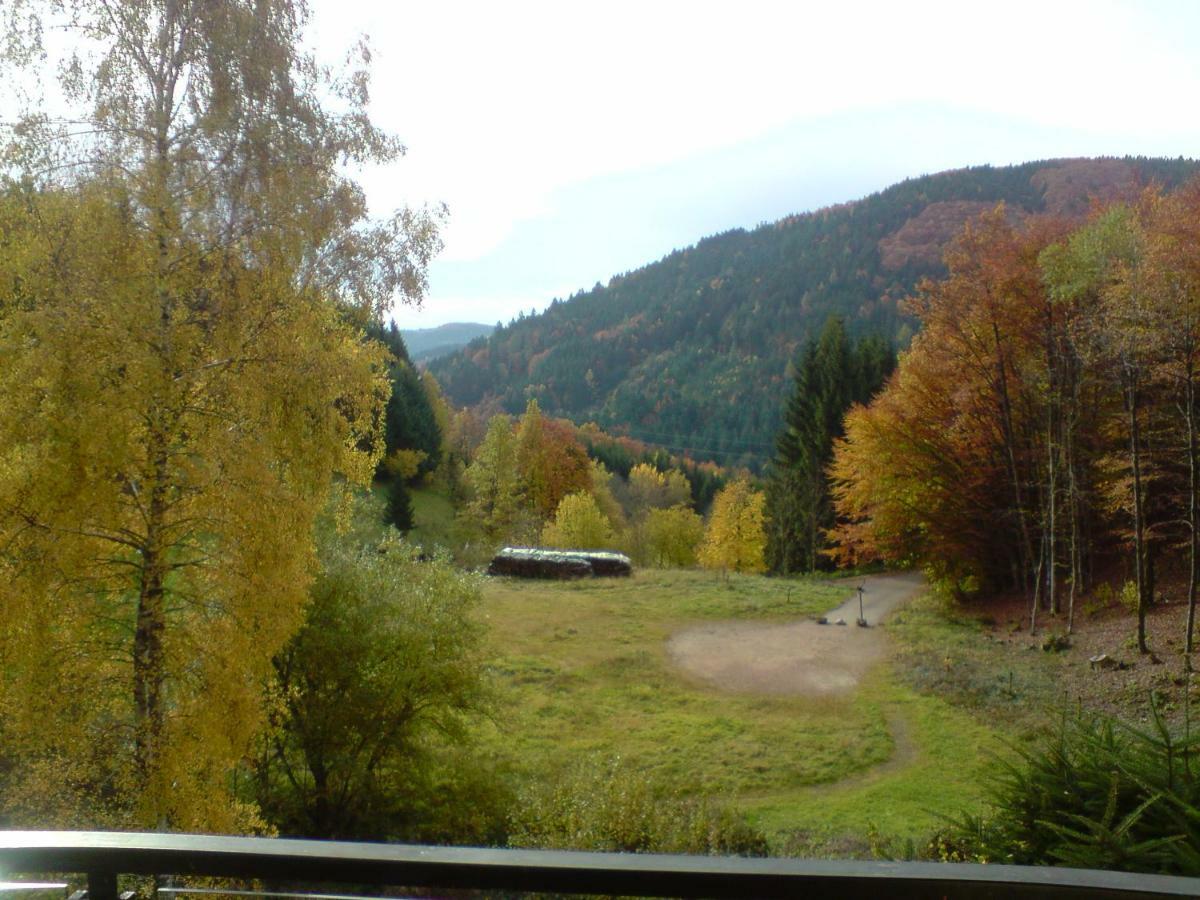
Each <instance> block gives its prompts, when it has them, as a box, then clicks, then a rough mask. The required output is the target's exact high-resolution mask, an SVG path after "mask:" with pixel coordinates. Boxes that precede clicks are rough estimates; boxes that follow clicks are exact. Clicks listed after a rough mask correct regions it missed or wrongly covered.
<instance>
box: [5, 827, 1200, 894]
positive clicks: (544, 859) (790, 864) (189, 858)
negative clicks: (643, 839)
mask: <svg viewBox="0 0 1200 900" xmlns="http://www.w3.org/2000/svg"><path fill="white" fill-rule="evenodd" d="M50 873H54V874H76V875H86V876H87V886H88V900H118V894H117V879H118V877H119V876H121V875H159V876H182V877H186V876H211V877H218V878H225V879H244V880H246V882H247V883H250V882H258V883H260V884H261V883H263V882H265V883H267V884H274V885H280V884H287V885H289V887H288V888H287V889H286V891H285V890H280V891H278V892H277V893H276V894H273V895H284V894H286V895H289V896H294V895H295V893H296V891H297V888H296V887H295V885H297V884H303V885H305V886H306V890H307V889H308V887H309V886H311V889H312V891H313V892H314V893H318V892H320V887H321V886H336V885H354V886H356V888H355V889H357V890H365V889H367V888H368V887H370V888H376V889H377V888H379V887H385V886H386V887H391V888H398V887H403V888H422V889H424V888H443V889H446V888H456V889H457V888H473V889H479V890H503V891H531V892H532V891H537V892H552V893H563V894H608V895H625V896H642V897H804V898H810V897H811V898H819V897H839V898H864V900H865V898H870V900H876V898H897V900H904V898H947V900H951V898H972V900H974V898H1001V897H1003V898H1015V900H1058V898H1085V897H1086V898H1097V900H1106V898H1122V900H1132V898H1161V897H1200V879H1197V878H1180V877H1174V876H1165V875H1137V874H1131V873H1127V872H1100V871H1094V870H1091V869H1057V868H1048V867H1047V868H1033V867H1024V866H992V865H987V866H984V865H967V864H955V863H921V862H864V861H827V860H797V859H744V858H738V857H711V856H662V855H652V854H626V853H576V852H563V851H548V850H494V849H473V848H462V847H420V846H411V845H403V844H361V843H344V842H335V841H296V840H281V839H272V838H240V837H210V836H200V835H183V834H124V833H112V832H70V831H8V832H4V831H0V877H5V878H8V877H12V876H14V875H22V876H38V875H47V874H50ZM174 890H175V892H176V893H180V894H182V893H184V892H185V891H184V889H183V888H182V887H179V886H178V884H176V888H175V889H174ZM163 893H167V892H166V891H164V892H163ZM269 893H270V892H269Z"/></svg>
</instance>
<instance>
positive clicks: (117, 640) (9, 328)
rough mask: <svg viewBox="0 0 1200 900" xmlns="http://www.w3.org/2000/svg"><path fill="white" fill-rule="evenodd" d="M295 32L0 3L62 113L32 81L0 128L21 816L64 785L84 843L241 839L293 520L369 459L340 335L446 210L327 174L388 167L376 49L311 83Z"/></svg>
mask: <svg viewBox="0 0 1200 900" xmlns="http://www.w3.org/2000/svg"><path fill="white" fill-rule="evenodd" d="M307 19H308V12H307V6H306V4H304V3H303V2H288V0H253V2H252V0H221V2H215V3H214V2H199V0H59V2H44V3H36V2H32V0H12V2H11V3H9V4H8V5H7V7H6V9H5V18H4V20H3V22H2V25H3V27H4V28H5V34H4V41H3V44H2V46H3V48H4V50H5V55H4V58H3V77H4V83H5V84H6V85H9V86H12V85H33V84H35V83H36V79H37V77H39V73H42V72H46V71H50V72H53V71H55V70H56V68H57V71H58V72H59V77H58V80H57V88H55V90H57V91H58V92H59V94H60V95H61V97H62V99H63V101H64V103H65V104H66V106H67V107H68V109H69V111H68V112H67V113H66V114H65V115H63V116H62V117H58V118H55V117H53V116H50V115H48V114H46V113H45V112H44V111H43V110H44V109H46V108H52V106H50V107H47V106H43V105H41V97H40V96H39V94H38V90H37V89H36V88H32V89H31V90H30V102H29V103H28V104H27V105H26V108H25V110H24V111H23V112H21V113H20V114H19V115H18V116H17V118H15V119H13V120H9V121H6V122H4V123H3V134H2V135H0V148H2V151H3V160H4V163H5V165H6V167H7V170H8V172H9V173H12V174H13V175H14V176H15V180H14V181H13V182H12V183H10V184H9V186H8V187H7V189H6V194H5V196H4V201H3V210H2V216H3V221H2V222H0V235H2V240H3V241H4V243H5V252H4V253H2V254H0V260H2V262H0V267H2V269H3V270H2V272H0V358H3V359H4V365H3V366H2V367H0V380H2V382H3V383H2V384H0V391H2V392H3V394H4V396H5V404H4V406H3V409H2V410H0V569H2V570H3V572H4V577H3V578H2V579H0V617H2V618H3V628H2V629H0V635H2V637H0V654H3V656H2V661H3V673H4V680H3V685H2V687H3V700H2V701H0V702H2V703H3V704H4V706H3V710H4V713H5V715H6V727H7V730H8V738H9V740H10V741H11V742H12V746H14V747H16V748H17V750H18V752H20V753H21V754H23V757H22V758H23V759H24V760H25V761H26V764H24V765H22V767H21V773H22V774H21V779H18V781H22V779H23V781H22V783H19V784H14V785H10V786H9V787H10V790H8V791H6V800H7V801H8V802H9V804H10V807H11V806H12V804H17V806H18V807H19V808H17V809H15V810H14V811H12V814H13V815H14V816H15V817H16V818H18V819H20V818H21V817H22V815H25V816H26V818H29V819H30V821H36V819H37V816H38V815H40V813H38V812H37V810H39V809H40V808H42V807H41V806H40V805H39V803H40V801H39V792H38V790H37V789H36V781H37V773H38V772H47V771H49V772H53V771H55V770H56V769H60V768H61V769H62V770H63V771H69V772H71V773H73V777H74V781H71V782H70V783H69V784H67V785H66V786H65V787H63V788H62V790H61V793H62V796H63V797H68V795H69V796H74V797H77V799H78V803H77V804H76V806H77V809H76V812H75V815H76V817H75V818H74V821H76V822H83V821H87V820H88V819H89V818H93V813H92V812H91V811H92V810H94V809H97V808H101V807H103V808H105V809H108V810H110V811H111V821H112V822H113V823H114V824H119V825H122V826H131V825H137V826H142V827H145V826H153V827H159V828H168V827H174V828H193V829H240V828H247V827H252V826H253V824H254V819H253V812H252V810H249V809H247V808H244V807H241V806H239V805H238V804H237V803H236V802H235V801H234V800H233V799H232V797H231V795H230V792H229V789H228V786H229V784H230V780H229V773H230V770H231V768H232V767H233V766H234V765H235V764H236V763H237V762H238V761H239V760H240V759H241V758H242V757H243V755H244V752H245V749H246V746H247V744H248V742H249V741H250V739H251V737H252V736H253V734H254V732H255V731H256V729H257V728H258V727H259V726H260V725H261V723H262V721H263V714H262V710H261V698H260V693H259V689H258V685H259V684H260V683H261V678H262V677H263V676H264V675H265V674H266V672H267V669H268V666H269V661H270V658H271V656H272V655H273V654H274V653H275V652H276V651H277V650H278V649H279V648H280V647H281V646H282V645H283V643H284V642H285V641H286V640H287V638H288V637H289V636H290V635H291V633H292V632H293V631H294V630H295V628H296V627H297V626H298V625H299V623H300V619H301V610H302V605H303V602H304V597H305V593H306V588H307V585H308V583H309V581H310V579H311V574H312V569H313V550H312V537H311V532H312V523H313V520H314V517H315V516H316V514H317V512H318V511H319V510H320V509H321V508H322V507H323V506H324V505H325V503H326V501H327V498H328V495H329V492H330V484H331V480H332V479H333V477H334V476H335V474H339V473H340V474H341V475H342V476H344V478H345V479H347V480H348V481H349V482H355V481H358V482H360V483H365V482H366V480H367V479H368V478H369V476H370V473H371V471H372V470H373V468H374V465H375V463H376V459H377V452H376V448H377V446H378V444H379V441H378V428H377V426H378V422H379V416H380V411H381V408H382V404H383V402H384V401H385V400H386V396H387V394H386V390H387V388H386V383H385V382H384V380H383V378H382V368H381V363H382V357H381V356H380V354H379V352H378V350H377V349H376V348H375V347H374V346H373V345H371V344H369V343H368V342H365V341H364V340H363V339H362V337H361V332H360V329H359V328H358V327H356V325H355V324H354V323H359V324H361V323H365V322H366V321H367V320H368V319H370V318H371V317H372V316H378V315H379V314H380V312H381V311H382V310H383V309H384V308H385V306H386V305H388V304H389V303H390V302H392V300H393V299H394V298H396V297H399V298H400V299H402V300H407V301H418V300H419V298H420V296H421V293H422V291H423V289H424V286H425V282H424V278H425V276H424V272H425V266H426V264H427V262H428V260H429V259H430V256H431V254H432V253H434V252H435V251H436V249H437V246H438V242H437V224H438V218H439V216H438V214H437V212H436V211H434V212H426V211H420V210H418V211H411V210H403V211H400V212H398V213H396V214H395V215H393V216H391V217H390V218H388V219H386V220H384V221H380V222H372V221H370V220H369V219H368V218H367V207H366V201H365V197H364V194H363V192H362V190H361V189H360V188H359V187H358V185H357V184H356V183H355V182H354V181H353V180H352V179H350V178H349V177H348V176H347V175H346V174H344V173H345V171H346V167H347V165H349V166H351V167H352V166H354V165H356V164H360V163H366V162H382V163H386V162H390V161H395V160H396V159H397V158H398V157H399V156H400V155H401V153H402V151H403V148H402V146H401V145H400V144H399V143H398V142H397V141H396V140H395V139H394V138H392V137H391V136H389V135H387V134H385V133H384V132H382V131H380V130H379V129H378V128H376V127H375V126H374V125H373V124H372V123H371V120H370V118H369V116H368V114H367V103H368V99H369V84H370V80H369V76H368V71H367V63H368V61H369V53H368V52H367V50H366V48H365V47H360V48H358V49H357V52H356V56H355V58H354V60H353V65H351V66H349V67H348V68H347V69H346V70H345V72H344V73H343V74H336V73H333V72H331V71H330V70H328V69H326V68H324V67H322V66H321V65H319V64H318V63H317V62H316V61H315V60H314V59H313V58H312V57H311V56H309V55H307V54H306V53H305V52H304V51H303V50H302V49H301V36H302V32H303V29H304V27H305V25H306V23H307ZM49 29H54V30H55V31H56V32H58V31H61V33H63V34H65V35H66V40H67V41H68V42H69V46H70V48H71V49H70V50H69V51H68V52H67V53H66V55H65V57H64V58H62V59H61V60H59V61H58V62H60V63H61V65H58V66H57V67H56V66H55V65H54V63H55V60H54V59H52V58H49V57H48V55H47V52H46V50H45V46H44V44H43V41H42V38H43V36H44V35H45V34H46V33H47V31H48V30H49ZM45 87H46V91H48V92H51V93H52V91H51V87H50V86H49V85H46V86H45ZM47 681H49V682H50V683H52V684H54V685H55V686H56V687H55V689H54V690H52V691H49V692H48V693H39V691H40V690H41V688H42V687H43V686H44V684H45V683H46V682H47ZM86 697H94V698H96V699H95V700H94V701H81V698H86ZM97 747H100V748H103V750H102V751H101V752H96V751H95V748H97ZM85 756H86V757H87V758H88V761H87V762H86V763H80V762H79V760H80V759H81V758H83V757H85ZM43 793H44V792H43ZM23 797H24V798H26V800H25V801H22V800H21V798H23ZM96 797H103V798H105V804H102V805H97V804H95V803H94V800H95V798H96ZM23 802H24V803H25V804H26V805H25V806H23V807H21V806H20V804H21V803H23ZM62 803H63V804H64V811H63V814H64V816H68V817H70V816H71V815H72V813H71V810H70V809H69V807H70V805H71V804H70V802H68V800H66V799H64V800H62ZM39 824H40V822H39Z"/></svg>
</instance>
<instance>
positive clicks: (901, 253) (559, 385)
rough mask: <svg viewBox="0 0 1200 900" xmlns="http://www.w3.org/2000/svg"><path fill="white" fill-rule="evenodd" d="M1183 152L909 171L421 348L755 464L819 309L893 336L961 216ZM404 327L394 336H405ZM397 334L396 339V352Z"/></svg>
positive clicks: (1177, 174) (465, 398) (501, 383)
mask: <svg viewBox="0 0 1200 900" xmlns="http://www.w3.org/2000/svg"><path fill="white" fill-rule="evenodd" d="M1197 171H1200V164H1197V163H1196V162H1194V161H1190V160H1183V159H1179V160H1162V159H1143V158H1136V159H1134V158H1127V159H1097V160H1050V161H1044V162H1032V163H1026V164H1023V165H1018V166H1008V167H1003V168H993V167H991V166H982V167H978V168H971V169H960V170H956V171H952V172H943V173H941V174H938V175H926V176H922V177H920V178H913V179H909V180H907V181H904V182H902V183H900V184H897V185H893V186H892V187H890V188H887V189H886V190H883V191H880V192H879V193H877V194H872V195H871V196H869V197H866V198H864V199H862V200H858V201H855V202H852V203H846V204H843V205H840V206H834V207H830V208H827V209H822V210H819V211H817V212H813V213H805V214H802V215H795V216H789V217H787V218H785V219H781V220H780V221H778V222H773V223H770V224H764V225H761V226H759V227H758V228H755V229H754V230H752V231H745V230H742V229H736V230H733V231H728V232H725V233H724V234H719V235H716V236H714V237H710V238H705V239H704V240H702V241H700V242H699V243H697V244H696V245H694V246H692V247H688V248H687V249H685V250H678V251H675V252H674V253H671V254H670V255H668V256H667V257H665V258H663V259H662V260H660V261H658V262H656V263H652V264H650V265H647V266H645V267H644V268H641V269H638V270H636V271H633V272H628V273H626V274H624V275H618V276H615V277H614V278H612V279H611V280H610V281H609V282H608V284H607V285H604V286H600V285H597V286H596V287H594V288H592V289H591V290H587V291H583V292H580V293H578V294H575V295H574V296H572V297H571V298H570V299H568V300H566V301H561V300H556V301H554V303H552V304H551V306H550V307H549V308H548V309H547V310H546V311H545V312H543V313H541V314H538V315H533V316H529V317H523V318H520V319H518V320H515V321H513V322H511V323H509V324H508V325H507V326H504V327H502V328H499V329H498V330H496V332H495V333H494V334H492V335H491V336H490V337H488V338H480V339H476V340H474V341H472V342H471V344H470V345H469V346H467V347H466V348H465V349H463V350H461V351H459V352H458V353H455V354H453V355H451V356H448V357H443V358H442V359H439V360H437V361H435V362H433V363H432V364H431V366H430V368H431V369H432V370H433V372H434V373H435V374H436V376H437V378H438V380H439V381H440V383H441V385H442V387H443V389H444V390H445V392H446V393H447V395H448V396H449V397H450V398H451V399H452V400H454V401H455V402H456V403H459V404H463V405H479V406H483V407H485V408H490V409H503V410H507V411H509V412H513V413H516V412H519V411H520V410H522V409H523V408H524V406H525V403H526V401H527V399H528V398H530V397H536V398H537V400H538V402H539V404H540V405H541V407H542V410H543V411H544V412H546V413H548V414H551V415H556V416H564V417H568V418H572V419H574V420H575V421H577V422H584V421H589V420H593V421H596V422H597V423H599V424H600V425H601V426H602V427H604V428H606V429H608V430H610V431H613V432H615V433H626V434H628V435H630V436H632V437H635V438H639V439H642V440H645V441H648V442H652V443H656V444H660V445H663V446H666V447H668V448H669V449H672V450H675V451H684V452H690V453H691V454H692V455H693V456H695V457H697V458H702V459H703V458H707V459H714V460H716V461H718V462H720V463H725V464H738V465H748V466H750V467H752V468H756V467H758V466H761V465H762V464H763V463H765V462H766V461H767V460H768V459H769V458H770V456H771V455H772V453H773V439H774V435H775V433H776V431H777V430H778V428H779V425H780V421H781V412H782V406H783V401H784V397H785V396H786V394H787V391H788V388H789V386H788V383H787V379H788V364H789V361H790V360H791V359H792V358H793V357H794V355H795V353H796V350H797V348H798V347H799V346H800V345H801V344H802V342H804V341H805V340H807V339H808V338H809V337H811V336H815V334H816V333H817V332H818V331H819V330H820V328H821V326H822V325H823V323H824V322H825V320H826V318H827V317H829V316H830V315H840V316H842V317H844V318H845V320H846V324H847V329H848V330H849V331H850V332H851V334H863V333H867V332H876V333H882V334H884V335H886V336H887V337H889V338H890V339H892V340H893V341H895V342H896V343H897V344H899V345H901V346H903V345H905V344H906V343H907V341H908V339H909V337H910V336H911V334H912V329H913V328H914V327H915V325H916V323H915V322H913V321H911V320H909V319H907V318H906V317H905V316H904V315H903V314H902V313H901V312H900V311H899V309H898V303H899V301H900V300H901V299H903V298H904V297H905V296H906V295H907V294H909V293H910V292H911V291H912V290H913V287H914V285H915V284H916V283H917V281H918V280H919V279H920V278H922V277H924V276H937V275H939V274H941V273H942V272H943V271H944V270H943V266H942V261H941V260H942V251H943V249H944V248H945V245H946V243H947V242H948V241H949V240H950V239H951V238H952V237H953V236H954V234H955V233H956V232H957V231H958V230H959V229H960V228H961V227H962V225H963V223H964V222H966V221H967V220H968V219H970V218H973V217H975V216H977V215H978V214H979V213H980V212H982V211H984V210H987V209H990V208H992V207H994V206H995V205H996V204H997V203H999V202H1004V203H1005V204H1006V206H1007V208H1008V211H1009V215H1010V216H1012V217H1014V218H1020V217H1023V216H1026V215H1029V214H1032V213H1056V214H1061V215H1068V216H1079V215H1082V214H1084V213H1086V211H1087V210H1088V208H1089V206H1090V204H1091V203H1092V202H1093V200H1101V201H1109V200H1114V199H1118V198H1128V197H1132V196H1134V195H1135V194H1136V193H1137V191H1138V190H1139V189H1140V188H1141V187H1142V186H1144V185H1146V184H1148V183H1151V182H1157V183H1160V184H1163V185H1165V186H1166V187H1168V188H1170V187H1174V186H1176V185H1178V184H1179V183H1181V182H1182V181H1184V180H1186V179H1187V178H1189V177H1190V176H1192V175H1194V174H1196V173H1197ZM406 340H407V335H406ZM411 346H412V345H411V344H410V348H411Z"/></svg>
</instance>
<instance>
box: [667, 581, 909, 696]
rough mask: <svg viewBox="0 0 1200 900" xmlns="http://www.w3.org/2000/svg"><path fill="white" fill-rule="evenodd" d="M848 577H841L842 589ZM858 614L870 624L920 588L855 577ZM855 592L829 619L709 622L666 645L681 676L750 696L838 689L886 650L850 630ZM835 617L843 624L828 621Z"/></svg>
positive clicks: (866, 634) (853, 682)
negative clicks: (858, 589)
mask: <svg viewBox="0 0 1200 900" xmlns="http://www.w3.org/2000/svg"><path fill="white" fill-rule="evenodd" d="M852 583H853V582H849V581H847V582H845V584H846V586H847V587H850V585H851V584H852ZM862 583H863V587H864V592H863V611H864V616H865V618H866V621H867V622H868V623H869V624H871V625H873V626H874V625H878V624H879V622H880V621H881V620H882V619H883V618H884V617H885V616H886V615H887V614H888V613H889V612H891V611H892V610H893V609H894V608H895V607H897V606H898V605H900V604H901V603H903V602H904V601H905V600H908V599H910V598H911V597H913V596H914V595H916V594H917V593H918V592H919V591H921V590H922V588H923V587H924V586H925V582H924V579H922V578H921V577H920V576H919V575H915V574H911V573H910V574H903V575H878V576H874V577H871V578H867V579H865V580H864V581H863V582H862ZM858 616H859V608H858V595H857V593H852V594H851V596H850V597H849V598H848V599H847V600H846V601H845V602H843V603H842V605H841V606H839V607H837V608H836V609H834V610H832V611H831V612H829V613H828V614H827V616H826V618H827V619H828V622H829V624H825V625H819V624H817V623H816V622H815V621H812V620H801V621H796V622H778V623H758V622H743V621H734V622H717V623H712V624H705V625H699V626H696V627H693V628H687V629H684V630H683V631H680V632H679V633H677V634H675V635H673V636H672V637H671V639H670V640H669V641H668V642H667V652H668V653H669V654H670V656H671V659H672V661H673V662H674V663H675V665H677V666H678V667H679V668H680V669H681V670H682V671H683V672H684V673H686V674H687V675H689V676H692V677H694V678H698V679H700V680H701V681H704V682H707V683H708V684H711V685H712V686H713V687H717V688H720V689H722V690H726V691H738V692H744V693H751V694H804V695H807V696H813V697H815V696H823V695H827V694H839V693H846V692H847V691H851V690H853V689H854V688H855V687H857V686H858V683H859V682H860V681H861V680H862V677H863V675H865V674H866V673H867V672H868V671H869V670H870V669H871V668H873V667H874V666H875V665H877V664H878V663H879V662H881V661H882V660H883V659H884V657H885V655H886V653H887V649H888V646H887V640H886V637H885V636H884V634H883V632H882V631H881V630H880V629H879V628H876V627H869V628H858V627H856V626H855V625H854V624H853V623H854V622H856V621H857V620H858ZM838 621H841V622H843V623H850V624H848V625H846V624H843V625H836V624H834V623H836V622H838Z"/></svg>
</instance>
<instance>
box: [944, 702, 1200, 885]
mask: <svg viewBox="0 0 1200 900" xmlns="http://www.w3.org/2000/svg"><path fill="white" fill-rule="evenodd" d="M1152 709H1153V713H1154V717H1153V723H1152V727H1151V728H1150V729H1149V730H1142V729H1138V728H1135V727H1133V726H1132V725H1129V724H1127V723H1123V722H1120V721H1118V720H1116V719H1113V718H1111V717H1107V716H1097V715H1086V714H1080V715H1078V716H1076V717H1074V718H1070V719H1066V720H1064V722H1063V723H1062V725H1061V727H1060V728H1059V729H1058V730H1057V731H1056V732H1055V733H1053V734H1052V735H1050V736H1049V737H1048V738H1046V739H1045V740H1043V741H1042V742H1040V743H1038V744H1036V745H1035V746H1032V747H1027V748H1018V749H1017V750H1016V758H1015V760H1012V761H1007V762H1002V763H1001V764H1000V767H999V769H998V770H997V773H996V774H995V775H994V776H993V777H992V780H991V784H990V785H989V793H990V795H991V796H990V806H991V809H990V811H989V812H988V813H986V814H984V815H982V816H975V815H963V816H959V817H958V818H957V819H955V820H954V821H953V824H952V825H951V827H950V828H948V829H947V830H946V832H945V833H944V834H942V835H940V836H939V837H938V838H937V839H935V843H937V844H938V845H939V846H941V847H943V848H945V849H946V855H947V857H948V858H954V859H974V860H977V861H981V862H1001V863H1014V864H1018V865H1065V866H1077V867H1083V868H1095V869H1117V870H1125V871H1133V872H1162V873H1170V874H1180V875H1193V876H1195V875H1200V759H1198V758H1197V743H1198V741H1200V738H1197V737H1196V736H1193V735H1192V734H1191V733H1190V732H1188V731H1185V732H1184V733H1183V734H1182V735H1176V734H1173V733H1172V731H1171V730H1170V728H1169V727H1168V726H1167V724H1166V723H1165V721H1164V720H1163V718H1162V716H1161V715H1160V714H1159V711H1158V708H1157V707H1156V706H1153V707H1152Z"/></svg>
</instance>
